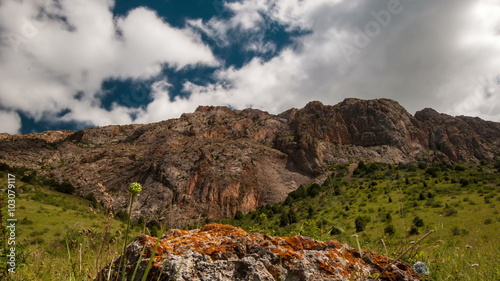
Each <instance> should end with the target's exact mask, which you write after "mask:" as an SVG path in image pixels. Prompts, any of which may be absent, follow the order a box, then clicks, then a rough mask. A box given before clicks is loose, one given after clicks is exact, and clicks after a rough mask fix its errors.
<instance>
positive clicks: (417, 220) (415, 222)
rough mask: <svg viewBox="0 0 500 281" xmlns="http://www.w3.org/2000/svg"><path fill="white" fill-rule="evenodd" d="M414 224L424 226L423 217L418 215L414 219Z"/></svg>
mask: <svg viewBox="0 0 500 281" xmlns="http://www.w3.org/2000/svg"><path fill="white" fill-rule="evenodd" d="M413 225H415V226H416V227H422V226H424V221H423V220H422V219H421V218H419V217H418V216H416V217H415V218H414V219H413Z"/></svg>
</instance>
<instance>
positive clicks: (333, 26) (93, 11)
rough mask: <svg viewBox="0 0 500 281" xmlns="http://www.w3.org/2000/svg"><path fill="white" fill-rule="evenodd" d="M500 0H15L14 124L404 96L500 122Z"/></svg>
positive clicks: (4, 18)
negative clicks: (206, 108) (203, 107)
mask: <svg viewBox="0 0 500 281" xmlns="http://www.w3.org/2000/svg"><path fill="white" fill-rule="evenodd" d="M499 65H500V2H498V1H497V0H467V1H466V0H453V1H452V0H443V1H431V0H422V1H411V0H380V1H370V0H276V1H271V0H248V1H235V0H233V1H224V0H213V1H212V0H186V1H174V0H156V1H153V0H150V1H139V0H123V1H112V0H71V1H70V0H57V1H55V0H37V1H35V0H24V1H16V0H6V1H3V2H2V3H1V4H0V120H1V121H2V122H0V132H8V133H31V132H39V131H44V130H58V129H72V130H78V129H82V128H86V127H91V126H104V125H110V124H130V123H150V122H157V121H161V120H165V119H169V118H177V117H179V116H180V115H181V114H182V113H183V112H192V111H194V110H195V109H196V107H197V106H199V105H226V106H230V107H231V108H236V109H243V108H246V107H253V108H259V109H262V110H266V111H269V112H270V113H279V112H282V111H284V110H286V109H288V108H290V107H298V108H300V107H303V106H304V105H305V104H306V103H307V102H308V101H311V100H319V101H322V102H323V103H325V104H335V103H338V102H340V101H342V100H343V99H344V98H347V97H357V98H364V99H373V98H391V99H395V100H397V101H398V102H400V103H401V104H402V105H403V106H405V107H406V108H407V109H408V110H409V111H410V113H414V112H415V111H417V110H420V109H423V108H426V107H432V108H434V109H436V110H438V111H440V112H445V113H448V114H451V115H469V116H479V117H481V118H484V119H488V120H494V121H500V68H499V67H498V66H499Z"/></svg>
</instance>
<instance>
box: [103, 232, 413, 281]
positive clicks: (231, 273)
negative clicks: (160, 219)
mask: <svg viewBox="0 0 500 281" xmlns="http://www.w3.org/2000/svg"><path fill="white" fill-rule="evenodd" d="M156 243H157V239H156V238H153V237H150V236H146V235H141V236H138V237H137V238H136V239H135V241H133V242H132V243H131V244H130V245H128V247H127V250H126V253H125V256H126V262H127V264H126V271H127V276H128V278H127V280H132V275H133V272H134V269H135V268H136V264H137V262H139V267H138V271H137V274H136V276H135V280H141V278H142V276H143V275H144V274H145V270H146V267H147V264H148V262H149V260H150V257H151V255H152V252H153V251H154V249H155V245H156ZM156 247H157V248H156V253H155V256H154V260H153V266H152V267H151V269H150V271H149V274H148V278H147V280H158V277H159V276H160V275H161V276H160V279H159V280H185V281H196V280H211V281H225V280H227V281H230V280H240V281H243V280H249V281H250V280H252V281H258V280H262V281H264V280H265V281H274V280H290V281H292V280H297V281H299V280H318V281H319V280H376V277H377V276H379V274H380V272H381V271H383V270H384V269H385V268H386V267H387V266H389V268H388V270H387V271H385V272H384V273H383V275H382V276H380V277H381V278H380V279H379V280H400V281H403V280H421V278H420V277H419V276H418V275H416V274H415V273H414V271H413V269H412V267H411V266H410V265H408V264H406V263H403V262H398V261H394V263H392V262H393V260H392V259H390V258H387V257H384V256H380V255H377V254H375V253H372V252H368V251H362V252H361V253H360V251H359V250H358V249H354V248H352V247H350V246H349V245H347V244H340V243H339V242H337V241H327V242H319V241H316V240H314V239H311V238H308V237H304V236H294V237H273V236H267V235H262V234H257V233H256V234H248V233H246V232H245V231H244V230H242V229H241V228H237V227H233V226H229V225H221V224H210V225H206V226H204V227H203V228H201V229H196V230H191V231H185V230H170V231H169V232H167V233H165V234H164V235H163V236H162V238H161V240H160V241H159V242H158V245H157V246H156ZM141 253H143V254H142V255H141ZM122 258H123V257H120V258H118V259H117V260H116V261H114V262H113V263H111V264H110V265H108V266H107V267H106V268H105V269H103V270H102V271H101V273H100V274H99V276H98V278H97V281H103V280H108V279H106V278H108V276H111V277H112V278H111V280H115V279H114V278H113V277H116V275H117V274H118V273H117V272H121V271H120V270H118V269H119V268H120V265H121V264H122ZM389 264H391V265H389Z"/></svg>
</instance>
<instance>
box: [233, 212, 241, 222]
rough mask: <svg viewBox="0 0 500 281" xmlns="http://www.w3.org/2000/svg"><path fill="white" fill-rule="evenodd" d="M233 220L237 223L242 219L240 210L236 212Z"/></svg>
mask: <svg viewBox="0 0 500 281" xmlns="http://www.w3.org/2000/svg"><path fill="white" fill-rule="evenodd" d="M234 219H235V220H238V221H239V220H241V219H243V212H242V211H240V210H238V211H236V214H235V215H234Z"/></svg>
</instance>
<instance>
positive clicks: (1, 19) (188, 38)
mask: <svg viewBox="0 0 500 281" xmlns="http://www.w3.org/2000/svg"><path fill="white" fill-rule="evenodd" d="M57 3H59V4H56V2H55V1H49V0H46V1H42V2H40V1H34V0H32V1H27V0H26V1H5V2H2V4H1V5H0V39H1V40H0V105H1V106H2V107H3V108H7V109H9V110H17V111H22V112H25V113H27V114H28V115H30V116H32V117H34V118H35V119H37V120H40V119H42V118H47V119H51V120H52V121H54V119H58V117H56V116H57V114H58V113H59V112H62V111H67V110H70V111H71V112H70V113H68V114H66V115H65V116H63V117H62V118H60V120H66V121H70V120H71V121H79V122H87V123H89V124H94V125H105V124H111V123H114V124H123V123H130V122H131V121H132V119H131V117H130V114H131V113H134V112H135V110H134V109H129V108H126V107H120V106H116V105H115V106H114V107H113V108H112V109H111V110H105V109H103V108H101V104H100V100H99V98H100V96H101V95H102V94H103V93H102V92H101V83H102V82H103V81H104V80H105V79H108V78H119V79H129V78H131V79H148V78H152V77H155V76H156V75H158V73H159V72H160V70H161V67H162V65H169V66H170V67H174V68H176V69H180V68H183V67H186V66H188V65H199V64H203V65H210V66H216V65H217V64H218V62H217V60H216V59H215V57H214V56H213V55H212V52H211V50H210V48H209V47H208V46H207V45H206V44H204V43H203V42H202V41H201V39H200V37H199V35H197V34H196V33H194V32H193V31H192V30H190V29H189V28H185V29H177V28H174V27H171V26H170V25H169V24H168V23H166V22H165V21H163V20H162V19H161V18H159V17H158V15H157V14H156V13H155V12H153V11H150V10H147V9H145V8H141V7H140V8H136V9H134V10H131V11H130V12H129V13H128V14H127V15H126V16H123V17H118V18H117V17H113V14H112V12H111V8H112V7H113V5H114V2H113V1H110V0H108V1H102V0H71V1H70V0H60V1H57ZM42 8H43V10H42ZM79 92H80V93H83V94H80V97H79V98H78V99H77V98H76V97H75V95H76V94H77V93H79Z"/></svg>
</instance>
